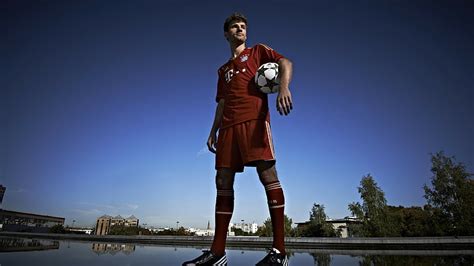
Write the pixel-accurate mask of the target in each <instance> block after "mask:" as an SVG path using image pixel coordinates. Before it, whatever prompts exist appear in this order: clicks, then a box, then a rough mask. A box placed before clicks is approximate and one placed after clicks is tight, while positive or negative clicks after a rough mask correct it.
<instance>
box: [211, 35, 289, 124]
mask: <svg viewBox="0 0 474 266" xmlns="http://www.w3.org/2000/svg"><path fill="white" fill-rule="evenodd" d="M281 58H283V56H282V55H281V54H279V53H277V52H275V51H274V50H273V49H271V48H270V47H268V46H266V45H263V44H257V45H255V46H254V47H250V48H245V50H243V51H242V52H241V53H240V55H239V56H238V57H237V58H235V59H231V60H229V61H227V63H225V64H224V65H223V66H221V67H220V68H219V70H218V75H219V80H218V82H217V96H216V101H217V102H219V100H220V99H224V100H225V105H224V114H223V117H222V122H221V128H225V127H229V126H232V125H235V124H238V123H242V122H245V121H249V120H254V119H261V120H267V121H270V113H269V112H268V97H267V95H266V94H265V93H262V92H260V90H258V89H257V86H256V84H255V73H257V69H258V67H259V66H260V65H262V64H265V63H268V62H278V60H280V59H281Z"/></svg>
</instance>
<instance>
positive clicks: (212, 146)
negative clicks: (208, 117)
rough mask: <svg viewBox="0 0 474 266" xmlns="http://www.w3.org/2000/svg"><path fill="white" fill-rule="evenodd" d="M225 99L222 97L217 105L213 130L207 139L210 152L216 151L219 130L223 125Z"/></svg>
mask: <svg viewBox="0 0 474 266" xmlns="http://www.w3.org/2000/svg"><path fill="white" fill-rule="evenodd" d="M224 103H225V101H224V99H220V100H219V103H218V104H217V107H216V114H215V115H214V123H212V128H211V132H210V133H209V138H208V139H207V148H208V149H209V151H210V152H212V153H216V142H217V131H218V130H219V127H220V125H221V121H222V116H223V114H224Z"/></svg>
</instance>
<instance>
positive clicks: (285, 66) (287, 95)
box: [276, 58, 293, 115]
mask: <svg viewBox="0 0 474 266" xmlns="http://www.w3.org/2000/svg"><path fill="white" fill-rule="evenodd" d="M277 63H278V65H279V66H280V68H279V73H280V74H279V75H280V92H279V93H278V97H277V101H276V107H277V110H278V112H279V113H280V115H283V114H285V115H288V114H289V113H290V111H291V110H292V109H293V100H292V99H291V92H290V87H289V85H290V81H291V77H292V75H293V64H292V63H291V61H290V60H288V59H286V58H281V59H280V60H278V62H277Z"/></svg>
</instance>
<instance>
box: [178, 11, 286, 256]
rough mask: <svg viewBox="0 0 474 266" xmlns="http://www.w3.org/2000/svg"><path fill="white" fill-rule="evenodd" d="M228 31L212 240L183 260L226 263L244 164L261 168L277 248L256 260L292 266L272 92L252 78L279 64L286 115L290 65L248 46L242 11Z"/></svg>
mask: <svg viewBox="0 0 474 266" xmlns="http://www.w3.org/2000/svg"><path fill="white" fill-rule="evenodd" d="M224 36H225V38H226V39H227V41H228V42H229V45H230V51H231V58H230V59H229V61H228V62H227V63H225V64H224V65H223V66H222V67H220V68H219V70H218V76H219V79H218V85H217V97H216V101H217V103H218V104H217V108H216V113H215V117H214V123H213V125H212V129H211V132H210V134H209V138H208V141H207V146H208V148H209V150H210V151H211V152H213V153H216V170H217V175H216V188H217V197H216V212H215V224H216V229H215V235H214V241H213V243H212V247H211V250H209V251H205V252H204V254H202V255H201V256H199V257H198V258H196V259H194V260H191V261H188V262H185V263H183V265H227V258H226V255H225V242H226V237H227V228H228V226H229V222H230V219H231V217H232V213H233V210H234V188H233V187H234V177H235V173H237V172H243V169H244V166H254V167H256V168H257V173H258V176H259V178H260V181H261V183H262V184H263V186H264V187H265V191H266V195H267V199H268V206H269V209H270V217H271V220H272V228H273V247H272V249H271V251H270V252H269V253H268V255H267V256H265V258H263V259H262V260H261V261H260V262H258V263H257V265H288V258H287V256H286V252H285V243H284V236H285V234H284V206H285V199H284V195H283V190H282V188H281V185H280V182H279V180H278V177H277V172H276V168H275V155H274V151H273V143H272V137H271V131H270V124H269V121H270V114H269V110H268V97H267V95H266V94H264V93H262V92H260V91H259V90H258V89H257V87H256V84H255V82H254V77H255V73H256V71H257V69H258V67H259V66H260V65H262V64H264V63H267V62H277V63H278V64H279V73H280V78H281V81H280V91H279V94H278V96H277V101H276V107H277V110H278V112H279V113H280V114H281V115H283V114H284V115H288V114H289V113H290V110H291V109H292V108H293V107H292V105H293V103H292V98H291V93H290V90H289V87H288V86H289V83H290V80H291V76H292V64H291V62H290V61H289V60H288V59H286V58H284V57H283V56H282V55H280V54H278V53H277V52H275V51H274V50H273V49H271V48H270V47H268V46H265V45H262V44H258V45H256V46H254V47H251V48H247V47H246V40H247V19H246V18H245V17H244V16H243V15H242V14H239V13H234V14H232V15H231V16H229V17H228V18H227V19H226V21H225V23H224ZM218 131H219V137H218V139H217V132H218ZM216 139H217V142H216Z"/></svg>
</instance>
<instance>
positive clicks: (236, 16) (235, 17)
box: [224, 12, 247, 32]
mask: <svg viewBox="0 0 474 266" xmlns="http://www.w3.org/2000/svg"><path fill="white" fill-rule="evenodd" d="M235 22H244V23H245V25H247V18H246V17H245V16H244V15H243V14H241V13H237V12H235V13H232V15H230V16H228V17H227V18H226V19H225V22H224V32H227V31H228V30H229V26H230V25H232V23H235Z"/></svg>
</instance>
